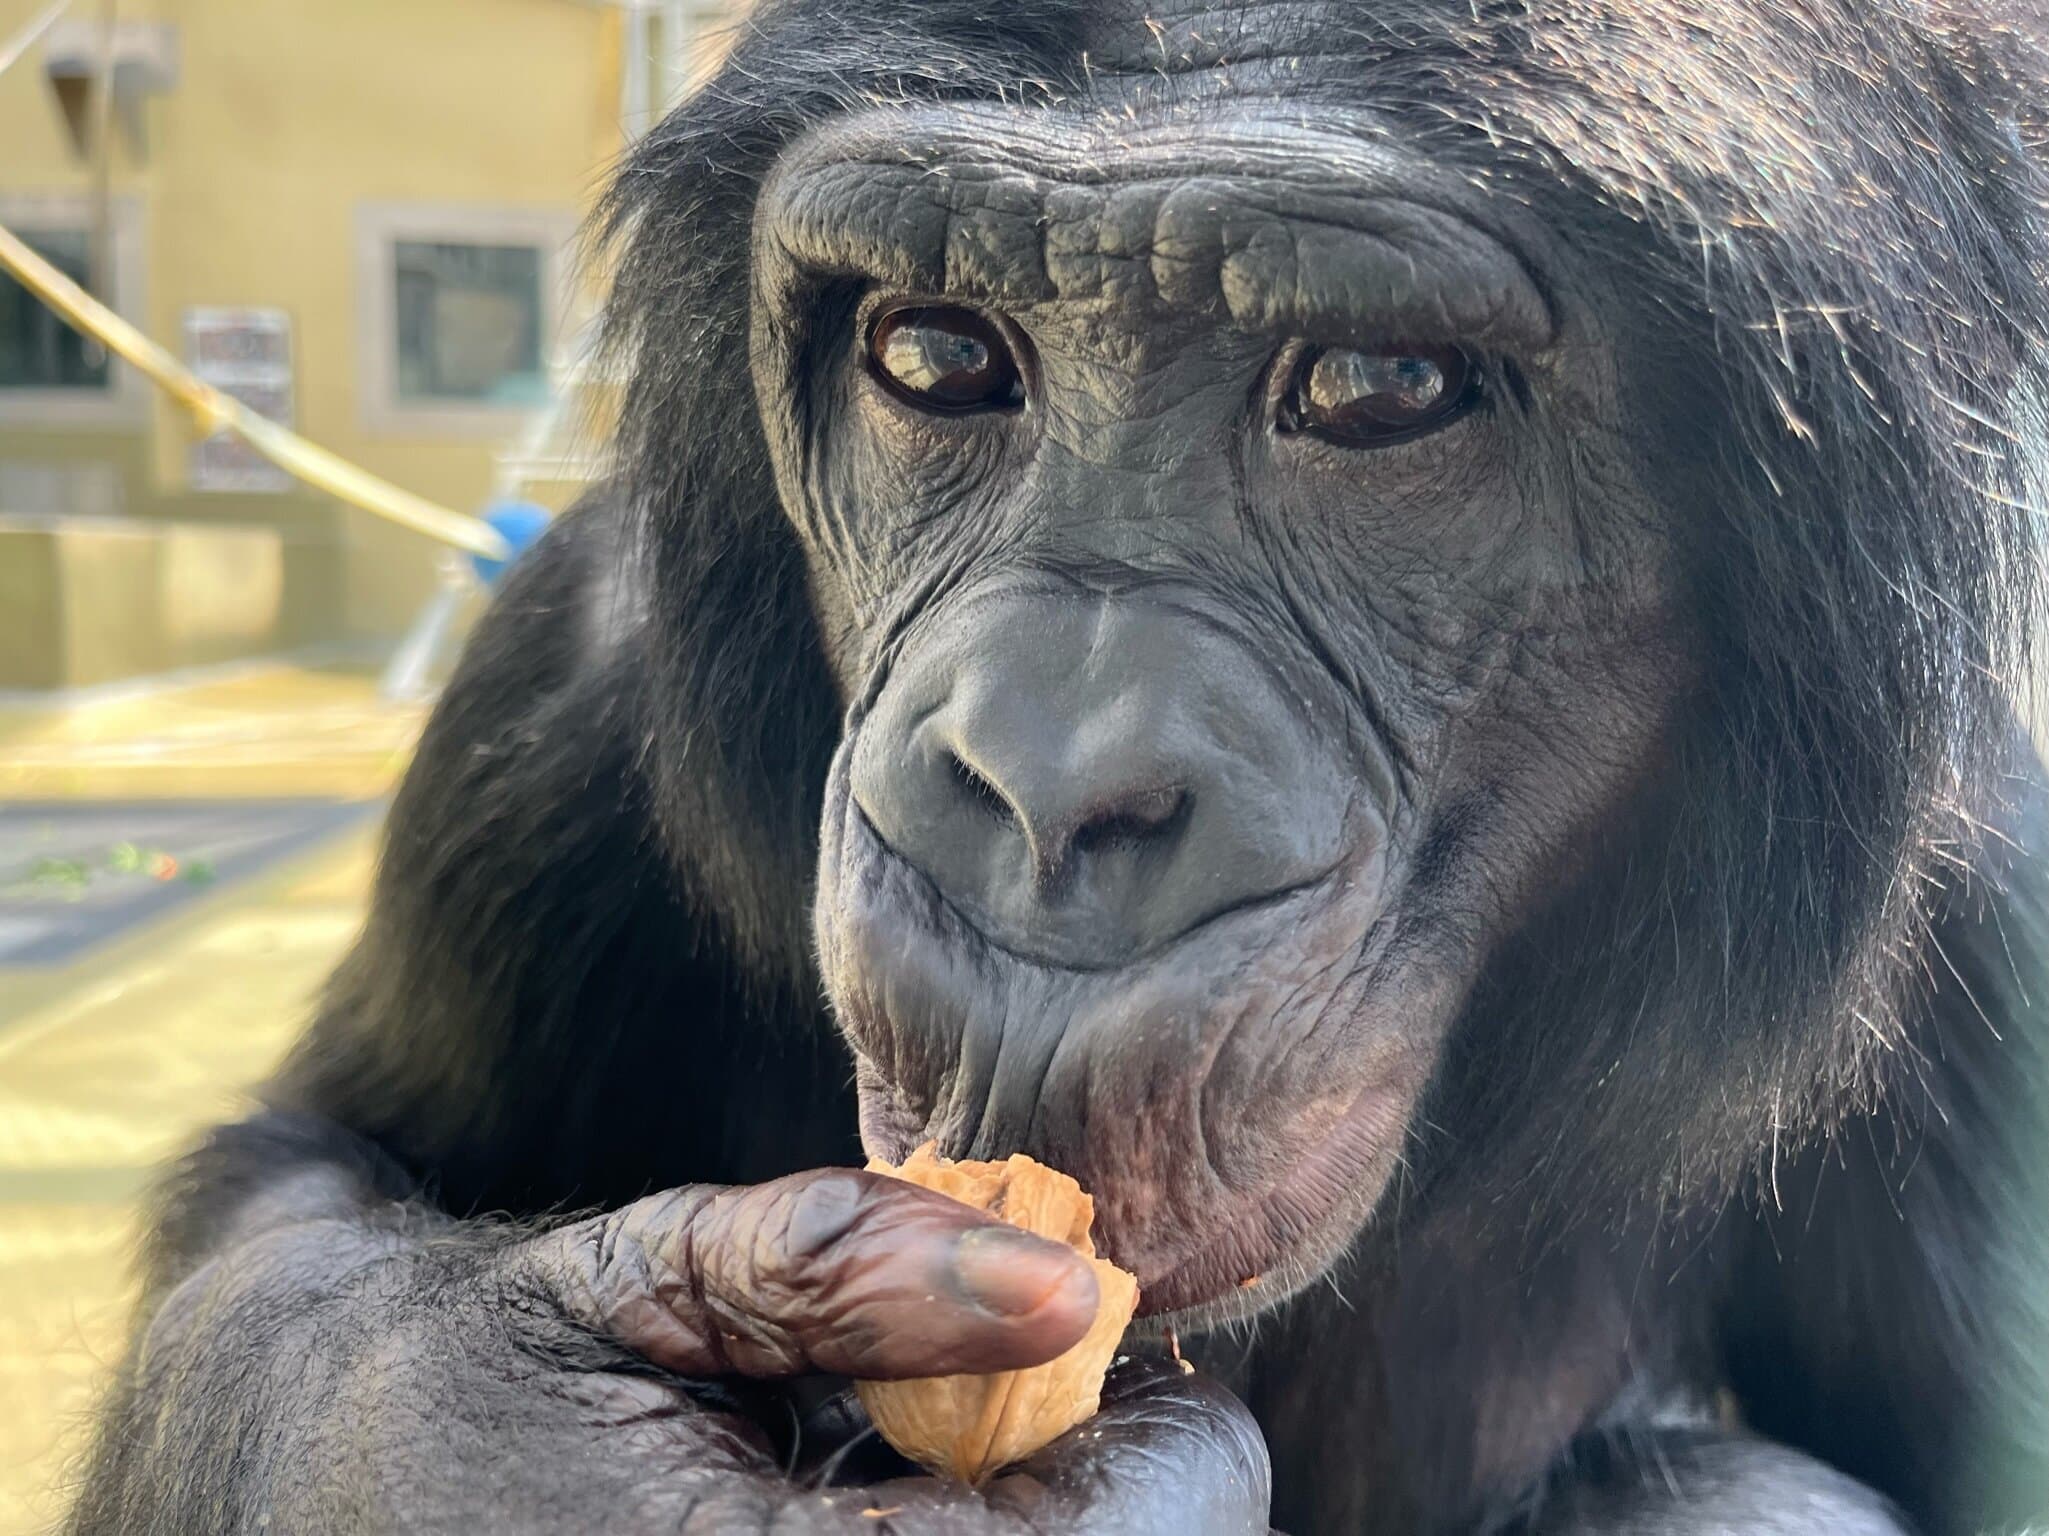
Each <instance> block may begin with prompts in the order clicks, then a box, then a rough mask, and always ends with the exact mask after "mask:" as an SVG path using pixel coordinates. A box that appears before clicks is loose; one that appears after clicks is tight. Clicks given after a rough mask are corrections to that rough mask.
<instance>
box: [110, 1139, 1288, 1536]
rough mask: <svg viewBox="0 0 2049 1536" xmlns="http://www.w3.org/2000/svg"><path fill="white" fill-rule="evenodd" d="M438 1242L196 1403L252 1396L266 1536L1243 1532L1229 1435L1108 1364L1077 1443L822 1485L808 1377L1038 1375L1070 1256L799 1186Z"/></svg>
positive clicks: (1180, 1399) (1250, 1437)
mask: <svg viewBox="0 0 2049 1536" xmlns="http://www.w3.org/2000/svg"><path fill="white" fill-rule="evenodd" d="M455 1232H456V1235H449V1236H443V1237H438V1238H434V1239H430V1240H429V1241H428V1242H426V1243H425V1244H415V1243H407V1244H406V1245H405V1246H404V1247H403V1248H401V1249H399V1250H397V1251H396V1252H394V1253H392V1254H391V1255H390V1256H388V1257H385V1258H382V1259H379V1260H376V1261H374V1262H372V1263H370V1264H368V1265H367V1266H364V1267H362V1268H360V1269H357V1270H355V1271H354V1275H353V1278H352V1279H351V1281H350V1282H349V1283H348V1284H346V1285H345V1286H343V1287H341V1288H340V1289H339V1290H338V1291H334V1290H330V1291H328V1293H327V1294H326V1295H325V1296H324V1297H323V1300H322V1304H321V1305H320V1307H319V1309H318V1315H317V1322H314V1323H312V1325H311V1326H309V1327H308V1329H307V1331H306V1332H305V1334H304V1338H303V1347H302V1348H294V1349H281V1350H277V1351H274V1355H275V1358H273V1359H272V1360H271V1362H270V1363H269V1365H268V1366H267V1367H266V1369H265V1370H263V1371H261V1372H253V1373H252V1372H245V1373H244V1374H245V1376H247V1375H255V1376H258V1377H259V1378H267V1380H266V1379H258V1380H254V1381H236V1382H229V1383H225V1384H218V1385H216V1386H215V1387H214V1388H213V1389H212V1390H213V1391H214V1392H220V1391H243V1392H251V1391H270V1392H272V1393H275V1394H277V1401H278V1403H279V1408H278V1410H277V1411H276V1412H274V1413H272V1414H270V1415H268V1418H267V1421H266V1422H263V1423H260V1424H257V1425H256V1426H255V1428H254V1435H255V1438H256V1440H257V1442H258V1443H257V1444H256V1445H253V1446H251V1447H250V1448H249V1451H248V1458H247V1459H253V1458H254V1457H255V1456H256V1455H258V1454H259V1453H261V1454H267V1455H268V1456H269V1457H270V1458H271V1460H272V1464H273V1466H274V1468H275V1471H274V1473H273V1475H272V1476H271V1477H270V1478H269V1479H268V1482H269V1487H268V1490H267V1502H266V1504H265V1506H264V1508H263V1509H262V1510H261V1515H262V1521H261V1523H262V1524H264V1525H265V1526H266V1527H267V1529H269V1530H270V1531H273V1532H277V1531H313V1530H319V1531H323V1532H342V1531H372V1530H374V1531H387V1530H400V1529H403V1530H407V1531H443V1530H446V1531H458V1530H460V1531H481V1530H489V1531H494V1532H526V1531H533V1532H540V1531H548V1532H583V1531H589V1532H598V1531H603V1532H608V1533H611V1532H629V1533H641V1532H660V1533H697V1532H704V1533H714V1532H717V1533H723V1532H729V1531H743V1532H767V1531H773V1532H777V1533H790V1536H797V1533H819V1536H825V1533H835V1532H849V1533H853V1532H859V1533H863V1536H874V1533H878V1532H891V1533H896V1536H937V1533H960V1536H977V1533H991V1536H995V1533H1017V1536H1024V1533H1031V1532H1041V1531H1045V1532H1051V1531H1059V1532H1076V1533H1088V1532H1104V1533H1111V1532H1115V1533H1119V1536H1125V1533H1133V1536H1143V1533H1146V1532H1152V1531H1158V1532H1161V1533H1166V1532H1175V1533H1203V1532H1216V1533H1226V1532H1229V1533H1233V1536H1236V1533H1241V1532H1264V1531H1265V1530H1266V1511H1267V1501H1268V1477H1269V1474H1268V1466H1267V1458H1266V1449H1265V1445H1264V1443H1263V1442H1262V1441H1261V1439H1260V1436H1259V1431H1258V1429H1257V1427H1256V1426H1255V1425H1254V1424H1253V1422H1252V1419H1251V1417H1250V1415H1249V1414H1248V1413H1247V1412H1246V1411H1245V1409H1244V1408H1243V1407H1242V1406H1240V1405H1239V1404H1238V1403H1237V1402H1236V1401H1235V1400H1233V1399H1232V1398H1231V1397H1230V1396H1229V1395H1228V1394H1226V1393H1225V1392H1224V1391H1223V1390H1222V1389H1221V1388H1219V1387H1217V1386H1216V1385H1214V1384H1213V1383H1209V1382H1206V1381H1204V1380H1202V1379H1200V1378H1196V1377H1188V1376H1184V1375H1183V1374H1182V1373H1181V1372H1180V1371H1178V1370H1174V1369H1171V1368H1167V1369H1161V1368H1159V1367H1152V1368H1147V1367H1144V1366H1137V1367H1135V1368H1134V1367H1127V1368H1126V1369H1125V1370H1123V1371H1121V1372H1120V1373H1118V1374H1117V1375H1115V1376H1113V1379H1112V1385H1111V1388H1110V1389H1109V1390H1107V1391H1106V1392H1105V1396H1104V1408H1103V1411H1102V1412H1101V1413H1100V1414H1099V1415H1098V1416H1097V1417H1096V1418H1094V1419H1092V1420H1091V1421H1089V1422H1088V1423H1087V1424H1085V1425H1083V1426H1082V1427H1080V1428H1079V1429H1077V1430H1075V1431H1072V1432H1070V1433H1069V1434H1068V1435H1066V1436H1065V1437H1063V1438H1062V1439H1061V1440H1059V1441H1057V1442H1055V1443H1054V1444H1053V1445H1051V1446H1048V1447H1047V1448H1046V1449H1045V1450H1044V1451H1042V1452H1040V1453H1039V1454H1038V1455H1037V1456H1035V1457H1033V1458H1032V1459H1031V1460H1029V1461H1028V1462H1026V1463H1025V1464H1023V1465H1021V1466H1019V1467H1017V1468H1014V1469H1011V1470H1010V1471H1008V1472H1006V1473H1004V1474H1002V1475H999V1476H998V1477H997V1478H995V1479H993V1480H992V1481H991V1482H990V1483H989V1484H988V1485H987V1486H985V1487H984V1488H982V1489H980V1490H976V1491H970V1490H967V1489H965V1488H961V1487H958V1486H953V1485H948V1484H945V1483H942V1482H939V1481H937V1480H935V1479H931V1478H925V1477H912V1476H900V1475H899V1476H892V1477H890V1478H889V1480H887V1481H884V1482H880V1483H875V1484H872V1485H870V1486H865V1487H861V1486H833V1485H831V1484H830V1483H828V1482H827V1481H826V1480H825V1478H824V1477H823V1476H822V1475H821V1472H822V1470H832V1464H833V1463H835V1462H837V1463H838V1466H839V1468H840V1469H841V1470H842V1471H843V1470H844V1468H845V1467H846V1466H847V1465H849V1464H850V1462H851V1458H839V1457H832V1456H829V1455H827V1454H825V1453H829V1452H831V1451H832V1449H833V1443H832V1438H833V1437H832V1428H833V1426H835V1425H837V1426H838V1428H839V1431H840V1435H841V1438H844V1432H845V1430H846V1429H847V1428H848V1427H850V1426H851V1427H855V1428H858V1427H859V1420H858V1415H857V1413H856V1412H855V1411H854V1410H852V1409H851V1408H849V1407H848V1406H847V1403H848V1402H849V1400H850V1394H835V1393H833V1392H832V1390H831V1385H830V1383H828V1382H824V1381H821V1380H820V1378H821V1377H830V1376H861V1377H904V1376H925V1375H938V1374H945V1373H950V1372H961V1371H986V1370H999V1369H1005V1368H1011V1367H1019V1366H1025V1365H1032V1364H1037V1363H1038V1362H1040V1361H1042V1360H1046V1359H1050V1358H1051V1357H1052V1356H1054V1355H1056V1354H1058V1353H1059V1352H1060V1351H1061V1350H1063V1349H1065V1348H1066V1347H1067V1346H1068V1345H1069V1344H1071V1343H1073V1342H1074V1341H1075V1340H1076V1339H1078V1338H1079V1337H1080V1336H1081V1334H1082V1332H1083V1331H1084V1330H1085V1329H1086V1327H1087V1325H1088V1322H1089V1319H1090V1318H1091V1317H1092V1316H1093V1314H1094V1308H1095V1299H1096V1297H1095V1282H1094V1277H1093V1276H1092V1275H1091V1274H1090V1273H1089V1271H1088V1269H1087V1267H1086V1265H1084V1264H1082V1263H1081V1262H1079V1261H1078V1260H1077V1259H1076V1258H1075V1256H1074V1255H1073V1254H1071V1253H1070V1252H1069V1251H1068V1250H1067V1249H1065V1248H1064V1247H1062V1246H1060V1245H1058V1244H1055V1243H1049V1242H1045V1241H1043V1240H1041V1239H1038V1238H1035V1237H1032V1236H1030V1235H1029V1234H1026V1233H1023V1232H1020V1231H1018V1230H1016V1229H1014V1228H1011V1227H1007V1226H1004V1225H1002V1224H1000V1223H994V1222H991V1221H989V1220H988V1219H986V1218H984V1217H982V1216H980V1215H978V1214H977V1213H975V1212H973V1211H970V1210H969V1209H967V1208H966V1207H964V1206H961V1205H959V1204H957V1203H955V1202H953V1201H951V1200H948V1199H945V1198H944V1197H942V1196H939V1195H935V1194H933V1193H931V1192H930V1191H927V1190H923V1189H919V1188H917V1187H916V1186H913V1185H910V1184H905V1183H902V1182H899V1181H897V1180H893V1179H888V1178H884V1177H881V1176H879V1175H873V1174H866V1173H856V1172H852V1171H847V1170H836V1169H826V1170H818V1171H815V1172H810V1173H803V1174H797V1175H793V1176H791V1177H789V1178H784V1179H779V1180H777V1181H775V1182H773V1183H769V1184H763V1185H758V1186H754V1187H752V1188H733V1189H717V1188H711V1187H701V1186H700V1187H693V1188H686V1189H682V1190H678V1191H674V1192H671V1193H668V1194H664V1195H658V1196H653V1197H650V1198H648V1199H645V1200H642V1201H640V1202H638V1203H636V1204H634V1205H631V1206H628V1207H626V1208H624V1209H623V1210H620V1211H616V1212H613V1213H611V1214H608V1215H604V1216H600V1217H597V1218H594V1219H591V1220H587V1221H583V1222H579V1223H577V1224H574V1225H570V1226H564V1227H561V1228H557V1229H554V1230H551V1231H548V1232H544V1233H540V1234H532V1235H526V1236H522V1237H519V1238H517V1239H516V1240H514V1241H511V1242H509V1243H508V1242H502V1241H501V1242H496V1243H483V1242H479V1241H478V1240H477V1239H476V1238H475V1236H474V1234H473V1233H470V1232H468V1231H467V1230H465V1229H463V1228H461V1227H457V1228H456V1229H455ZM307 1236H308V1228H306V1227H304V1226H300V1227H296V1228H291V1229H285V1230H284V1231H280V1232H276V1233H273V1234H271V1235H269V1236H267V1237H264V1238H261V1239H257V1240H256V1241H254V1242H252V1243H249V1244H246V1245H244V1246H243V1247H241V1248H239V1249H237V1250H235V1251H234V1252H233V1253H231V1254H228V1255H224V1256H223V1258H222V1259H221V1260H217V1261H216V1263H215V1264H214V1265H210V1266H208V1269H207V1270H203V1271H202V1272H201V1273H200V1274H199V1275H195V1276H194V1277H193V1280H192V1281H191V1282H188V1284H187V1286H186V1287H184V1288H183V1290H182V1291H181V1293H180V1294H178V1295H175V1296H174V1297H173V1298H171V1300H170V1302H168V1303H167V1304H166V1306H165V1307H164V1308H163V1310H162V1311H161V1312H160V1314H159V1317H158V1319H157V1322H156V1325H155V1326H154V1327H153V1328H152V1330H151V1339H150V1342H149V1343H148V1344H147V1345H146V1346H145V1349H144V1353H143V1356H142V1359H141V1361H140V1363H139V1366H138V1371H139V1373H140V1375H141V1376H143V1377H145V1378H147V1377H149V1376H150V1375H152V1374H153V1373H161V1372H165V1371H173V1372H175V1371H178V1370H180V1369H195V1368H196V1369H201V1370H204V1369H207V1368H208V1364H210V1362H208V1363H201V1362H199V1361H197V1360H195V1359H194V1358H193V1353H192V1351H191V1350H190V1348H188V1346H189V1345H190V1344H191V1342H192V1341H193V1340H194V1339H195V1338H198V1337H199V1336H206V1337H208V1338H210V1339H211V1343H210V1344H206V1343H204V1342H203V1341H202V1342H201V1344H200V1347H202V1348H208V1349H211V1350H212V1351H213V1352H214V1353H215V1354H216V1355H218V1353H219V1352H220V1351H222V1350H223V1349H226V1348H230V1347H231V1345H230V1343H229V1339H230V1338H231V1337H232V1336H233V1335H234V1334H235V1332H236V1331H237V1330H236V1329H235V1326H234V1324H233V1321H232V1320H233V1318H234V1316H235V1315H236V1314H237V1313H238V1312H241V1311H243V1310H244V1309H245V1308H250V1307H252V1305H253V1306H255V1307H261V1306H264V1305H268V1304H269V1303H268V1302H266V1301H263V1300H259V1298H263V1297H269V1298H273V1299H274V1298H275V1296H276V1294H277V1290H276V1287H277V1284H278V1280H279V1276H278V1274H277V1269H278V1267H279V1266H283V1267H285V1268H286V1269H291V1268H293V1267H299V1268H300V1269H301V1273H304V1267H305V1266H312V1265H316V1264H319V1262H320V1260H319V1257H318V1245H317V1244H315V1245H314V1246H313V1248H312V1249H310V1250H309V1248H308V1247H307V1246H306V1240H307ZM288 1238H289V1239H292V1240H293V1241H291V1242H289V1243H288V1242H287V1239H288ZM331 1262H332V1260H331V1257H330V1258H329V1260H328V1263H330V1264H331ZM223 1265H225V1266H228V1268H227V1269H226V1270H225V1271H223V1270H222V1266H223ZM328 1272H329V1273H332V1270H331V1269H330V1270H329V1271H328ZM286 1278H289V1277H288V1276H287V1277H286ZM204 1314H211V1316H210V1317H205V1319H204V1321H202V1316H203V1315H204ZM272 1332H273V1333H275V1329H274V1328H273V1329H272ZM224 1335H226V1336H227V1337H224ZM316 1340H317V1343H316ZM287 1356H290V1357H291V1358H285V1357H287ZM181 1357H182V1359H181ZM301 1360H303V1362H304V1364H303V1366H301V1365H300V1363H299V1362H300V1361H301ZM294 1376H295V1379H291V1381H290V1386H289V1387H288V1388H286V1389H285V1390H283V1391H280V1385H281V1382H282V1381H284V1380H286V1379H288V1378H294ZM144 1390H145V1391H147V1392H150V1393H153V1394H154V1395H157V1396H158V1397H162V1396H163V1395H164V1393H165V1387H164V1385H163V1384H162V1383H161V1382H159V1383H157V1384H155V1385H150V1384H147V1383H145V1386H144ZM185 1422H187V1423H188V1424H190V1423H193V1422H194V1421H193V1420H192V1418H191V1417H190V1416H189V1415H188V1416H187V1417H186V1419H185ZM195 1427H197V1426H195ZM869 1438H870V1439H871V1440H872V1438H873V1437H872V1436H871V1437H869ZM821 1439H822V1440H823V1443H821ZM822 1460H823V1463H824V1464H823V1467H822V1466H821V1462H822ZM245 1465H246V1459H245ZM893 1470H894V1471H895V1472H897V1473H901V1472H902V1470H903V1467H902V1464H901V1463H896V1464H895V1466H894V1468H893ZM249 1513H250V1512H249V1511H241V1512H239V1513H238V1516H237V1517H236V1518H235V1519H234V1520H233V1523H234V1524H236V1525H239V1524H241V1523H242V1520H241V1518H240V1517H241V1516H244V1515H248V1514H249ZM222 1528H224V1529H225V1528H228V1527H227V1525H225V1524H224V1525H223V1527H222Z"/></svg>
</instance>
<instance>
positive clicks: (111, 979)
mask: <svg viewBox="0 0 2049 1536" xmlns="http://www.w3.org/2000/svg"><path fill="white" fill-rule="evenodd" d="M420 718H421V712H420V711H419V710H418V709H416V708H393V707H389V706H386V705H384V704H382V703H380V702H379V701H378V700H377V698H376V697H375V690H374V680H373V679H372V678H371V677H369V676H368V675H366V674H363V673H361V672H357V671H351V670H348V669H345V668H307V667H288V666H274V667H261V668H252V669H249V670H246V671H244V672H242V673H240V674H238V675H235V676H231V677H217V678H214V679H212V680H210V681H201V682H194V683H192V684H190V685H187V686H183V687H178V688H175V689H169V690H162V691H156V692H151V693H146V694H144V693H133V694H127V695H119V694H116V695H106V696H101V697H98V698H93V699H88V700H85V701H83V702H74V703H73V704H72V705H70V706H69V707H65V708H52V707H50V706H47V705H33V704H18V703H17V704H13V705H9V704H5V703H0V1536H15V1533H17V1532H20V1533H26V1532H30V1531H41V1530H47V1529H48V1528H49V1527H50V1525H51V1524H52V1522H54V1521H55V1520H56V1519H57V1518H58V1516H59V1515H60V1513H61V1511H62V1508H63V1503H64V1491H63V1490H64V1483H65V1479H66V1477H67V1475H68V1471H69V1468H70V1466H71V1463H72V1461H73V1459H74V1458H75V1456H76V1454H77V1451H78V1449H79V1447H80V1445H81V1439H82V1437H81V1431H82V1429H83V1426H84V1424H85V1422H86V1418H87V1415H88V1414H89V1412H90V1409H91V1405H92V1403H93V1401H94V1397H95V1394H96V1393H97V1391H98V1390H99V1388H100V1386H101V1385H102V1383H103V1381H104V1379H105V1372H106V1370H107V1368H108V1366H109V1365H110V1364H111V1363H112V1362H113V1361H115V1360H116V1359H118V1358H119V1356H120V1353H121V1350H122V1345H123V1340H124V1337H125V1334H126V1330H127V1327H128V1323H129V1310H130V1307H131V1305H132V1288H131V1287H132V1282H131V1275H130V1270H131V1260H132V1256H133V1253H134V1250H135V1246H136V1243H137V1240H138V1236H139V1230H140V1228H139V1207H140V1202H141V1200H142V1198H143V1196H144V1193H145V1191H146V1189H147V1187H148V1183H149V1180H150V1178H151V1176H152V1174H153V1172H154V1171H155V1170H156V1169H157V1168H158V1167H159V1166H160V1165H161V1164H162V1163H163V1162H164V1161H165V1159H167V1158H169V1157H171V1156H173V1155H174V1154H175V1153H176V1152H177V1151H178V1149H179V1148H180V1147H182V1146H184V1145H185V1144H186V1143H188V1142H189V1141H190V1140H191V1138H192V1137H193V1136H194V1135H195V1134H197V1132H198V1131H199V1130H200V1129H201V1128H203V1127H204V1126H206V1125H207V1124H209V1123H211V1122H213V1121H215V1120H218V1119H220V1118H222V1117H223V1116H225V1115H230V1114H233V1113H235V1111H236V1109H237V1107H238V1105H239V1104H240V1103H241V1102H242V1094H243V1092H244V1090H245V1089H246V1087H247V1085H248V1084H250V1083H251V1082H253V1081H255V1080H257V1079H259V1078H261V1077H262V1076H263V1075H264V1074H265V1073H266V1072H267V1071H268V1070H269V1069H270V1068H271V1066H272V1065H273V1064H274V1063H275V1062H276V1061H277V1059H278V1057H279V1055H280V1054H281V1053H282V1052H283V1050H284V1049H285V1048H286V1047H287V1046H288V1045H289V1043H290V1041H291V1039H292V1037H293V1035H294V1034H295V1032H296V1031H297V1030H298V1028H299V1026H300V1025H301V1024H302V1023H303V1021H304V1019H305V1017H306V1013H307V1009H308V1006H309V1003H310V1000H311V998H312V995H313V993H314V991H315V989H316V988H317V987H318V985H319V983H320V981H321V979H322V978H323V976H324V975H325V974H326V972H327V970H328V969H329V967H330V966H332V964H333V963H334V961H335V959H336V957H337V956H338V954H339V953H340V951H341V950H342V948H343V947H344V946H345V945H346V944H347V943H348V941H349V939H350V937H351V935H352V934H353V933H354V931H355V929H356V926H357V924H358V922H359V921H360V916H361V912H362V906H363V900H364V896H365V893H366V891H367V888H368V883H369V878H370V872H371V868H372V861H373V858H374V848H375V829H376V823H377V819H378V818H377V812H378V809H379V807H380V805H381V802H382V799H383V797H384V796H385V794H386V793H388V791H389V789H390V788H391V786H392V784H393V782H394V781H395V779H396V777H397V775H398V773H399V772H400V770H401V769H402V768H403V766H404V764H405V762H406V760H407V757H408V755H409V752H410V749H411V744H412V741H413V738H414V736H415V734H416V732H417V730H418V726H419V723H420Z"/></svg>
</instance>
